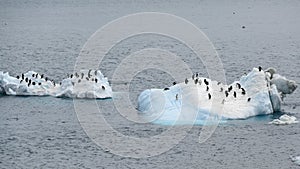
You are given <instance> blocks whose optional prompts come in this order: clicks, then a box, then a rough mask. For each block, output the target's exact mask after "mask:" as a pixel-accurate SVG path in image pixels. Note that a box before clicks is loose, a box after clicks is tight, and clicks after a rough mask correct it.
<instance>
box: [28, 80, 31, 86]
mask: <svg viewBox="0 0 300 169" xmlns="http://www.w3.org/2000/svg"><path fill="white" fill-rule="evenodd" d="M30 84H31V79H29V81H28V87H29V86H30Z"/></svg>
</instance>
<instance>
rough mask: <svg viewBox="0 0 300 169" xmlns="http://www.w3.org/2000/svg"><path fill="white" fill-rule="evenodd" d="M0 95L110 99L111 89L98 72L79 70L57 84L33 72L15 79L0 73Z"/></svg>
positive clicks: (7, 74) (105, 79)
mask: <svg viewBox="0 0 300 169" xmlns="http://www.w3.org/2000/svg"><path fill="white" fill-rule="evenodd" d="M0 94H6V95H18V96H20V95H22V96H54V97H69V98H101V99H103V98H111V97H112V89H111V87H110V85H109V83H108V80H107V78H106V77H104V76H103V74H102V73H101V72H100V71H99V70H95V71H94V70H81V71H80V72H78V73H74V74H71V75H68V77H67V78H65V79H63V80H62V81H61V82H59V83H57V82H55V81H53V80H50V79H49V78H47V77H45V76H44V75H42V74H38V73H36V72H34V71H29V72H27V73H25V74H22V75H20V76H16V77H13V76H10V75H9V73H8V72H7V73H4V72H1V71H0Z"/></svg>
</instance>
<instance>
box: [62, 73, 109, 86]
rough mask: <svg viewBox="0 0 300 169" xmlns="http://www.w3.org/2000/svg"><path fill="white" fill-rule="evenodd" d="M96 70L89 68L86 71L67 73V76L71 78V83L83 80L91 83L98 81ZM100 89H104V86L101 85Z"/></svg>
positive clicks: (74, 83)
mask: <svg viewBox="0 0 300 169" xmlns="http://www.w3.org/2000/svg"><path fill="white" fill-rule="evenodd" d="M97 75H98V71H97V70H92V69H89V70H88V71H87V72H85V73H84V72H80V73H77V72H75V73H74V74H67V78H69V79H71V80H72V82H73V83H72V85H73V86H74V85H76V84H78V83H81V82H83V81H90V82H93V83H98V82H99V79H98V78H97ZM101 89H102V90H105V86H101Z"/></svg>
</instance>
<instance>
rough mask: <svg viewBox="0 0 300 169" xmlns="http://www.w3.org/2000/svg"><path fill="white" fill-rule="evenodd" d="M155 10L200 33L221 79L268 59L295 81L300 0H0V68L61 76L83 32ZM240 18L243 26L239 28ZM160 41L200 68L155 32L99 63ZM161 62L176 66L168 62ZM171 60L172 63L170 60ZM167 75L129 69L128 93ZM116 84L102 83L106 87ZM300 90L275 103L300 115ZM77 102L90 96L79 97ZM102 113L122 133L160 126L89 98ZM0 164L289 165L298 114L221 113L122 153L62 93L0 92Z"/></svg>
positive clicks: (109, 66) (107, 70)
mask: <svg viewBox="0 0 300 169" xmlns="http://www.w3.org/2000/svg"><path fill="white" fill-rule="evenodd" d="M144 11H157V12H166V13H171V14H175V15H178V16H180V17H183V18H185V19H187V20H189V21H191V22H192V23H194V24H195V25H196V26H198V27H199V28H200V29H202V30H203V31H204V33H206V35H207V36H208V37H209V38H210V40H211V41H212V43H213V44H214V45H215V47H216V49H217V51H218V53H219V55H220V58H221V60H222V62H223V65H224V68H225V72H226V78H227V82H228V83H231V82H233V81H234V80H235V79H237V78H239V77H240V76H241V75H242V74H243V73H244V72H248V71H249V70H251V69H252V68H253V67H257V66H258V65H261V66H262V67H265V68H267V67H270V66H272V67H275V68H276V69H277V70H278V72H279V73H280V74H281V75H283V76H286V77H287V78H289V79H293V80H295V81H297V82H298V83H299V82H300V76H299V74H300V69H299V65H300V32H299V30H300V24H299V23H300V19H299V18H300V17H299V11H300V2H298V1H296V0H294V1H276V2H275V1H274V2H272V1H247V2H246V1H245V2H240V1H226V2H225V1H222V2H220V1H196V0H195V1H193V0H191V1H188V2H186V1H177V0H176V1H153V2H151V3H150V2H146V1H140V2H136V1H107V2H95V1H85V2H80V3H76V2H73V1H64V2H61V1H51V2H50V1H27V2H19V1H1V2H0V38H1V41H0V59H1V62H0V70H2V71H8V72H11V73H12V74H15V75H16V74H20V73H22V72H27V71H28V70H35V71H37V72H41V73H45V74H47V75H48V76H49V77H51V78H54V79H57V80H59V79H62V78H63V77H64V76H65V75H66V74H67V73H69V72H71V71H72V70H73V68H74V64H75V61H76V57H77V56H78V53H79V51H80V49H81V48H82V46H83V45H84V43H85V42H86V40H87V39H88V38H89V37H90V36H91V35H92V34H93V33H94V32H95V31H96V30H97V29H98V28H100V27H101V26H103V25H104V24H106V23H107V22H109V21H111V20H113V19H116V18H118V17H121V16H123V15H127V14H130V13H135V12H144ZM242 26H245V28H244V29H243V28H242ZM150 47H151V48H155V47H159V48H163V49H166V50H169V51H171V52H173V53H175V54H177V55H178V56H180V57H181V58H182V59H183V60H184V61H185V62H186V63H187V64H188V65H189V66H190V68H191V69H192V70H193V71H195V72H196V71H197V72H200V73H201V74H202V76H207V73H206V71H205V65H203V63H201V60H197V59H195V55H194V53H193V52H192V51H191V50H189V49H188V48H187V47H186V46H185V45H183V44H182V43H180V42H178V41H176V40H174V39H171V38H168V37H162V36H158V35H145V36H135V37H132V38H130V39H127V40H125V41H122V42H121V43H119V44H118V45H116V46H115V47H114V48H113V49H112V50H111V51H110V52H109V53H108V54H107V55H106V57H105V58H104V60H103V62H102V63H101V64H100V66H99V68H100V69H101V71H102V73H103V74H104V75H105V76H108V78H109V79H111V77H112V75H113V72H114V70H115V69H116V67H117V66H118V64H119V63H120V62H121V61H122V59H124V58H125V57H126V56H128V55H130V54H131V53H132V52H134V51H138V50H141V49H144V48H150ZM169 64H170V65H171V66H176V65H173V64H172V61H170V62H169ZM178 69H180V67H178ZM172 82H173V78H172V77H171V76H170V75H168V74H166V73H164V72H162V71H159V70H152V69H150V70H145V71H143V72H141V73H139V74H138V75H136V76H135V78H134V79H133V81H132V83H131V84H128V85H130V87H129V88H130V92H131V93H130V96H131V98H130V99H131V101H132V104H133V105H136V98H137V96H138V94H139V93H140V92H141V91H143V90H144V89H147V88H164V87H167V86H169V85H171V84H172ZM125 86H126V84H124V83H119V82H118V83H117V82H116V83H114V82H113V83H112V87H113V90H115V91H118V90H119V89H123V88H124V87H125ZM299 94H300V91H299V90H298V89H297V90H296V91H295V93H293V94H292V95H291V96H289V97H288V98H287V99H286V100H285V101H286V103H285V105H284V107H283V108H284V110H285V112H287V113H296V114H294V116H296V117H297V118H300V115H299V114H298V113H299V110H300V104H299V103H300V100H299V99H300V97H299V96H300V95H299ZM83 102H90V101H89V100H85V101H83ZM97 103H98V104H99V107H101V108H102V110H103V112H104V113H103V114H104V116H105V118H106V120H107V122H108V123H109V124H110V125H111V126H112V127H113V128H114V129H116V130H117V131H119V132H121V133H123V134H124V135H130V136H134V137H149V136H154V135H158V134H159V133H161V132H163V131H165V130H166V129H168V126H159V125H154V124H136V123H133V122H130V121H127V120H126V119H124V118H123V117H122V116H121V115H119V114H118V111H117V110H116V109H115V107H114V105H113V102H112V100H97ZM0 106H1V109H0V113H1V117H0V131H1V132H0V159H1V160H0V166H1V167H3V168H34V167H36V168H141V167H143V168H175V167H176V168H184V167H187V166H190V168H217V167H221V168H242V167H243V168H296V167H297V166H296V165H295V164H293V163H292V161H291V160H290V159H289V157H290V156H296V155H299V153H300V141H299V135H300V133H299V131H300V130H299V124H295V125H288V126H273V125H268V124H267V122H268V121H270V120H271V119H272V118H274V117H277V116H278V115H276V114H275V116H261V117H254V118H250V119H248V120H237V121H230V122H228V123H227V124H226V125H221V126H220V127H218V128H217V130H216V132H215V133H214V134H213V136H212V137H211V138H210V139H209V140H208V141H207V142H205V143H203V144H199V143H198V135H199V133H200V129H201V126H194V127H193V128H192V130H191V131H190V132H189V134H188V135H187V137H186V138H185V139H184V140H183V141H181V142H180V143H179V144H178V145H176V146H175V147H174V148H173V149H171V150H170V151H167V152H165V153H163V154H161V155H159V156H155V157H151V158H145V159H132V158H125V157H121V156H117V155H114V154H112V153H110V152H106V151H103V150H102V149H101V148H100V147H98V146H97V145H96V144H94V143H93V142H92V141H91V140H90V139H89V138H88V137H87V135H86V134H85V133H84V131H83V130H82V128H81V126H80V124H79V122H78V120H77V117H76V114H75V111H74V107H73V101H72V100H71V99H59V98H51V97H12V96H1V97H0Z"/></svg>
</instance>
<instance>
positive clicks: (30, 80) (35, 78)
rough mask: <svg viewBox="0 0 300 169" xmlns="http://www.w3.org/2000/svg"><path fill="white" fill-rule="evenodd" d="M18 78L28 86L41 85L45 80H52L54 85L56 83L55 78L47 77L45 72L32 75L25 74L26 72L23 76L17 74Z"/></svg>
mask: <svg viewBox="0 0 300 169" xmlns="http://www.w3.org/2000/svg"><path fill="white" fill-rule="evenodd" d="M16 78H17V79H18V80H20V81H19V83H20V84H24V83H25V84H26V85H27V86H28V87H30V86H35V85H38V86H41V85H42V84H43V82H48V81H49V82H50V83H51V84H52V85H53V86H54V87H55V85H56V83H55V81H54V80H49V78H48V77H45V76H44V74H38V73H33V74H31V75H25V74H24V73H22V74H21V76H19V75H17V76H16Z"/></svg>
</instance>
